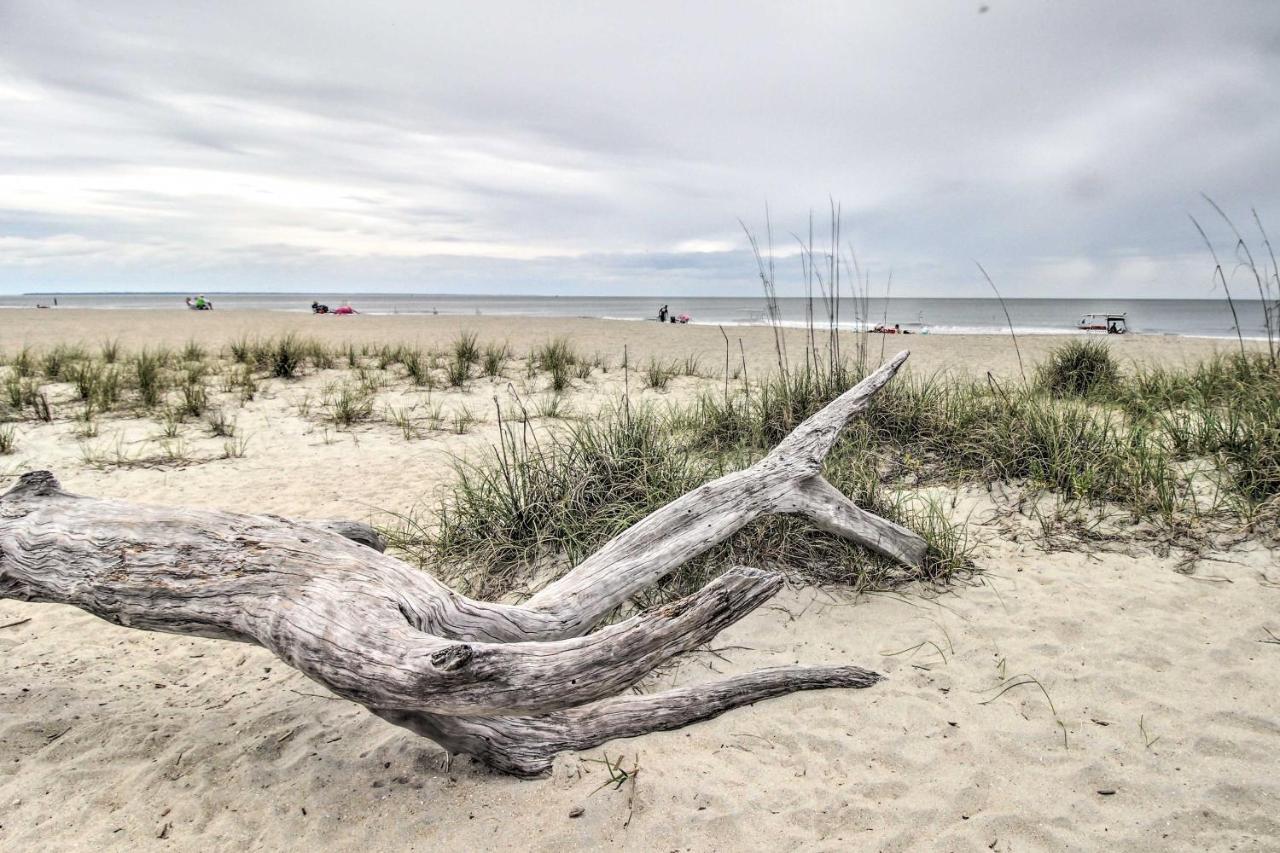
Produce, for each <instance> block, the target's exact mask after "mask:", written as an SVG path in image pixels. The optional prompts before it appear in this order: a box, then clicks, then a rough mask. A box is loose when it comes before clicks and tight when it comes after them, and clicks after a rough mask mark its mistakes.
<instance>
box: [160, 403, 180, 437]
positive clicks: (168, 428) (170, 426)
mask: <svg viewBox="0 0 1280 853" xmlns="http://www.w3.org/2000/svg"><path fill="white" fill-rule="evenodd" d="M181 434H182V412H181V410H179V409H175V408H168V407H166V408H165V410H164V411H162V412H161V413H160V436H161V438H167V439H174V438H177V437H178V436H179V435H181Z"/></svg>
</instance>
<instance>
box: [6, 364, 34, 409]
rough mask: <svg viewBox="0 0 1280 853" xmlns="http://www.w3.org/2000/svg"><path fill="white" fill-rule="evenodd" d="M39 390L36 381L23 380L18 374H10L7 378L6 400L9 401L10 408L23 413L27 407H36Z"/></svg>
mask: <svg viewBox="0 0 1280 853" xmlns="http://www.w3.org/2000/svg"><path fill="white" fill-rule="evenodd" d="M39 390H40V386H39V385H38V384H36V382H35V380H33V379H30V378H21V377H20V376H19V374H18V373H16V372H13V373H10V374H9V375H8V376H6V377H5V380H4V391H5V398H6V399H7V400H8V401H9V407H10V408H12V409H13V410H15V411H21V410H22V409H25V408H26V407H27V406H34V405H35V399H36V392H38V391H39Z"/></svg>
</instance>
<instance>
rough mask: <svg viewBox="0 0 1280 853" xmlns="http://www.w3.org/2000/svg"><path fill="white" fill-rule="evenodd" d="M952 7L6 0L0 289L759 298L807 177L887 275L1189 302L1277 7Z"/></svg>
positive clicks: (1252, 117)
mask: <svg viewBox="0 0 1280 853" xmlns="http://www.w3.org/2000/svg"><path fill="white" fill-rule="evenodd" d="M978 5H979V4H977V3H972V4H970V3H952V4H946V5H945V6H944V5H942V4H936V3H925V2H919V3H916V2H902V3H885V2H879V3H840V4H816V3H815V4H811V5H804V6H801V5H796V4H776V3H775V4H766V3H747V4H743V3H734V4H728V3H726V4H676V3H651V4H643V5H638V4H631V5H629V6H627V7H625V8H607V7H606V4H569V3H565V4H536V5H535V4H515V3H504V4H488V3H474V4H449V5H445V4H421V3H411V2H394V3H393V2H380V3H371V4H360V5H359V6H353V5H351V4H347V3H335V2H316V0H308V2H273V3H254V4H250V3H239V2H224V3H217V4H159V3H154V2H147V3H141V2H139V3H129V2H119V3H112V4H101V3H91V2H82V3H75V2H66V0H39V1H38V2H37V0H9V2H6V3H4V4H0V126H3V127H4V128H5V132H4V133H3V134H0V292H8V293H12V292H18V291H22V290H31V289H47V288H67V289H87V288H94V287H111V288H129V289H147V288H161V287H164V288H171V287H172V286H173V285H174V282H175V281H181V282H190V283H193V284H198V285H199V286H201V287H205V288H208V289H213V288H215V287H217V288H220V289H240V288H261V289H272V288H280V289H290V288H297V289H305V288H313V287H339V288H341V289H344V290H351V289H355V288H363V289H371V290H377V289H408V290H416V291H447V290H468V289H471V290H482V291H485V292H502V291H511V292H536V291H540V290H542V291H550V290H554V291H557V292H573V293H591V292H600V291H606V292H610V293H621V292H634V293H662V292H671V291H673V290H679V291H681V292H690V291H691V290H696V291H697V292H702V293H716V294H721V293H724V294H728V293H741V294H754V293H755V292H756V283H755V277H754V264H753V262H752V261H751V258H750V256H749V254H748V253H747V251H746V250H747V245H746V241H745V238H744V236H743V234H742V232H741V229H740V228H739V227H738V223H737V221H738V218H739V217H741V218H743V219H744V220H746V221H747V222H748V223H749V224H751V225H752V226H753V227H755V228H757V229H763V226H764V217H763V210H764V205H765V202H766V201H767V202H768V204H769V206H770V209H771V214H772V220H773V224H774V228H775V238H776V243H777V245H779V246H782V247H784V249H786V250H790V248H791V247H792V246H793V245H794V244H793V242H792V240H791V238H790V236H789V232H791V231H804V230H806V229H807V217H808V215H809V210H810V209H811V207H813V206H817V208H818V211H817V212H818V215H820V216H821V215H824V214H823V212H824V209H825V204H826V199H827V198H828V197H829V196H834V197H836V198H839V199H841V200H842V203H843V212H844V224H845V235H846V237H847V238H849V240H850V241H851V242H852V243H853V244H854V245H855V246H856V247H857V250H858V252H859V254H860V256H861V258H862V259H863V261H864V262H865V263H866V264H867V266H869V267H870V268H871V269H872V270H873V274H875V275H876V276H878V277H879V278H880V279H881V280H882V279H883V277H884V276H885V275H887V272H888V270H889V269H890V268H892V269H893V271H894V290H895V292H896V293H900V294H904V295H908V294H910V295H930V294H937V295H944V294H945V295H983V294H984V293H985V285H984V284H983V283H982V282H981V280H980V279H979V278H978V277H977V276H976V275H975V272H976V271H975V270H974V267H973V264H972V260H973V259H974V258H978V259H981V260H982V261H983V263H984V264H985V265H986V266H987V268H988V269H989V270H991V272H992V273H993V274H994V275H995V276H996V278H997V279H998V280H999V281H1000V283H1001V285H1002V287H1003V289H1004V290H1005V292H1006V293H1007V294H1010V295H1020V296H1035V295H1074V294H1076V293H1081V294H1115V293H1123V294H1125V295H1134V296H1168V295H1187V296H1194V295H1207V281H1208V268H1207V259H1206V257H1205V253H1204V252H1203V250H1202V248H1201V246H1200V243H1199V237H1198V236H1197V235H1196V233H1195V231H1194V229H1193V228H1192V227H1191V226H1190V223H1189V222H1188V220H1187V217H1186V214H1187V212H1188V211H1195V212H1197V213H1205V212H1206V208H1205V205H1204V204H1203V202H1201V201H1200V200H1199V197H1198V193H1199V192H1200V191H1202V190H1203V191H1206V192H1209V193H1210V194H1212V195H1213V196H1214V197H1215V198H1216V199H1217V200H1218V201H1219V202H1220V203H1221V204H1223V205H1224V207H1226V208H1227V209H1228V210H1230V211H1232V212H1233V213H1235V214H1237V215H1238V216H1239V218H1240V219H1241V220H1244V221H1247V220H1248V218H1249V209H1250V207H1257V208H1258V211H1259V213H1260V214H1261V215H1262V217H1263V219H1264V221H1270V222H1273V223H1277V225H1276V227H1277V228H1280V109H1277V107H1280V90H1277V87H1276V86H1275V85H1274V82H1275V81H1276V80H1280V7H1277V6H1275V4H1274V3H1271V2H1267V0H1258V2H1237V3H1231V4H1205V3H1199V2H1194V3H1193V2H1159V3H1157V2H1148V3H1131V4H1113V3H1104V2H1075V3H1069V4H1068V3H1051V2H1047V1H1046V2H1031V0H1025V2H1023V0H1020V2H1017V3H1014V2H1003V3H1002V2H993V3H991V4H990V5H991V7H992V8H991V9H990V11H989V12H987V13H985V14H979V12H978ZM1218 233H1221V229H1218ZM1228 245H1229V244H1228ZM781 268H782V270H783V271H784V272H786V273H787V274H788V276H790V283H789V284H788V286H791V287H794V286H796V284H795V282H796V280H797V279H798V275H797V273H798V264H796V263H794V262H793V261H791V260H784V261H783V263H782V266H781Z"/></svg>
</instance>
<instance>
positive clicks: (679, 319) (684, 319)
mask: <svg viewBox="0 0 1280 853" xmlns="http://www.w3.org/2000/svg"><path fill="white" fill-rule="evenodd" d="M692 319H693V318H692V317H690V316H689V315H688V314H680V315H676V314H673V313H671V309H670V308H668V307H667V306H666V305H663V306H662V307H661V308H659V309H658V322H659V323H666V322H667V321H668V320H669V321H670V322H672V323H688V322H689V321H690V320H692Z"/></svg>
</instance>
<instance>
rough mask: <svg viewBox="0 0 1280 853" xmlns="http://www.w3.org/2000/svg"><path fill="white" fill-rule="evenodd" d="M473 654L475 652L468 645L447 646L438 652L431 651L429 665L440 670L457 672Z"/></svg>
mask: <svg viewBox="0 0 1280 853" xmlns="http://www.w3.org/2000/svg"><path fill="white" fill-rule="evenodd" d="M474 656H475V652H473V651H472V650H471V647H470V646H468V645H457V646H447V647H445V648H443V649H441V650H440V651H438V652H432V654H431V665H432V666H434V667H435V668H436V669H438V670H440V671H441V672H457V671H458V670H460V669H462V668H463V667H464V666H466V665H467V664H468V663H469V662H470V661H471V658H472V657H474Z"/></svg>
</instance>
